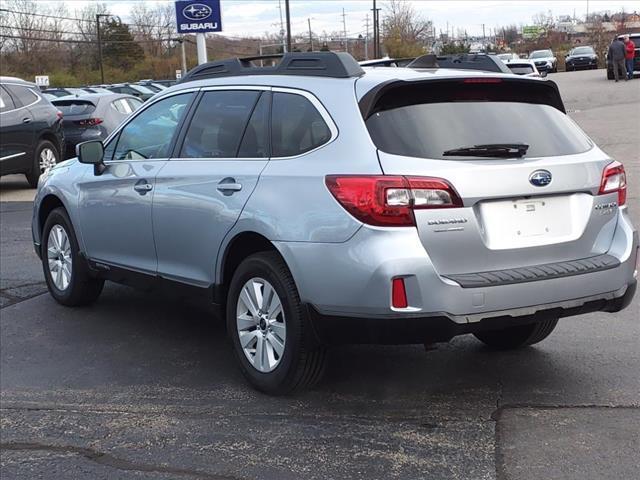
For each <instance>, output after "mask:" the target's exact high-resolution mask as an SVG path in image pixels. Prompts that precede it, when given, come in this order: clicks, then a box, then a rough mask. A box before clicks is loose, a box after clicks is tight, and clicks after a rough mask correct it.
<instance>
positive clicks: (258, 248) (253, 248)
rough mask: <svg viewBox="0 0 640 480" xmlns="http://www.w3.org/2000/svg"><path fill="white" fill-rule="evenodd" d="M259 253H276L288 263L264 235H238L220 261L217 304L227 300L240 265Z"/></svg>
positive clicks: (241, 233) (230, 242)
mask: <svg viewBox="0 0 640 480" xmlns="http://www.w3.org/2000/svg"><path fill="white" fill-rule="evenodd" d="M258 252H276V253H277V254H278V255H280V257H282V260H283V261H284V262H285V264H286V263H287V261H286V259H285V258H284V257H283V256H282V253H281V252H280V250H279V249H278V248H277V247H276V245H275V244H274V243H273V242H271V240H269V239H268V238H267V237H265V236H264V235H262V234H260V233H257V232H254V231H244V232H240V233H238V234H237V235H235V236H234V237H233V238H232V239H231V240H229V242H227V244H226V246H225V248H224V251H223V252H222V254H221V255H220V257H219V260H218V268H217V273H218V274H217V282H216V283H217V287H216V290H215V293H214V297H215V298H214V301H215V302H216V303H220V304H222V303H224V301H225V300H226V296H227V291H228V287H229V283H230V282H231V278H232V277H233V273H234V272H235V271H236V269H237V268H238V266H239V265H240V263H242V261H243V260H244V259H245V258H247V257H248V256H250V255H253V254H254V253H258ZM287 266H288V265H287ZM290 270H291V269H290Z"/></svg>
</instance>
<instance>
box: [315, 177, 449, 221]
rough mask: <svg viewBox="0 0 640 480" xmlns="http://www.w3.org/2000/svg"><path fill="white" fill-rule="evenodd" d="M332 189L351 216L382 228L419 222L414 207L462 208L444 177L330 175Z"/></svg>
mask: <svg viewBox="0 0 640 480" xmlns="http://www.w3.org/2000/svg"><path fill="white" fill-rule="evenodd" d="M325 182H326V184H327V187H328V188H329V191H330V192H331V193H332V194H333V196H334V197H335V198H336V200H338V202H339V203H340V205H342V206H343V207H344V209H345V210H347V211H348V212H349V213H350V214H351V215H353V216H354V217H356V218H357V219H358V220H360V221H361V222H364V223H367V224H369V225H375V226H380V227H409V226H414V225H415V219H414V216H413V210H416V209H427V208H454V207H462V200H461V199H460V196H459V195H458V194H457V193H456V191H455V190H454V188H453V187H452V186H451V185H450V184H449V183H448V182H447V181H446V180H444V179H442V178H431V177H403V176H387V175H367V176H359V175H348V176H340V175H329V176H327V177H326V179H325Z"/></svg>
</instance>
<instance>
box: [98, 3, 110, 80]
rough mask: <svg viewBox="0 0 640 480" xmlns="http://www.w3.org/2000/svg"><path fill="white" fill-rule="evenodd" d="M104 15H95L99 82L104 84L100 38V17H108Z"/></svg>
mask: <svg viewBox="0 0 640 480" xmlns="http://www.w3.org/2000/svg"><path fill="white" fill-rule="evenodd" d="M110 16H111V15H107V14H106V13H96V33H97V36H98V62H99V63H100V82H101V83H104V67H103V66H102V38H101V36H100V17H110Z"/></svg>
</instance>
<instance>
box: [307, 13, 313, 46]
mask: <svg viewBox="0 0 640 480" xmlns="http://www.w3.org/2000/svg"><path fill="white" fill-rule="evenodd" d="M307 22H309V46H310V47H311V51H312V52H313V35H312V34H311V17H309V18H307Z"/></svg>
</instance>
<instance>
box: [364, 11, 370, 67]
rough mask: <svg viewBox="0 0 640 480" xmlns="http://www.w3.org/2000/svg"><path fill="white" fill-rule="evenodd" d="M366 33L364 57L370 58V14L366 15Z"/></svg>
mask: <svg viewBox="0 0 640 480" xmlns="http://www.w3.org/2000/svg"><path fill="white" fill-rule="evenodd" d="M365 28H366V35H365V36H364V59H365V60H369V14H368V13H367V16H366V17H365Z"/></svg>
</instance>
